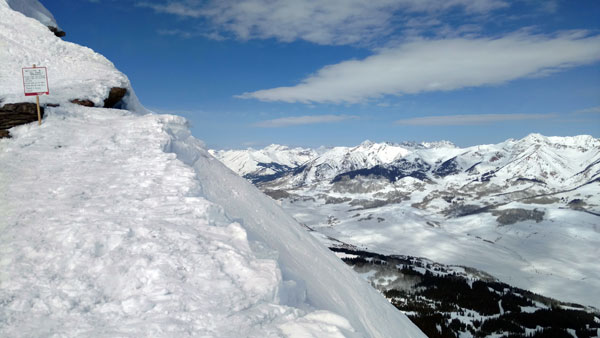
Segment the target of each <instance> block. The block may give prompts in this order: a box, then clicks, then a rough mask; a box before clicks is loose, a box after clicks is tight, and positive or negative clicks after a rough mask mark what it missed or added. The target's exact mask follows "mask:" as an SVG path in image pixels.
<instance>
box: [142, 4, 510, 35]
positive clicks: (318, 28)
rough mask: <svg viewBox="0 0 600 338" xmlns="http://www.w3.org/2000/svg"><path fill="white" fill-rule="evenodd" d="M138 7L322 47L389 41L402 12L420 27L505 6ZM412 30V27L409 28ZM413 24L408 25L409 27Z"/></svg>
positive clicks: (222, 31) (212, 28)
mask: <svg viewBox="0 0 600 338" xmlns="http://www.w3.org/2000/svg"><path fill="white" fill-rule="evenodd" d="M138 5H139V6H141V7H147V8H151V9H153V10H154V11H156V12H158V13H167V14H171V15H176V16H179V17H182V18H188V19H201V20H204V24H203V27H207V30H206V33H207V34H209V33H211V34H215V36H224V35H229V36H231V37H234V38H237V39H241V40H249V39H271V38H274V39H277V40H280V41H285V42H290V41H295V40H305V41H309V42H313V43H317V44H323V45H345V44H356V43H362V44H364V43H369V42H370V41H372V40H374V39H380V38H381V37H383V36H388V35H389V34H390V33H392V32H393V31H394V30H395V29H396V28H398V27H399V26H403V21H402V20H394V15H395V14H397V13H399V12H401V13H405V14H411V15H421V16H423V20H420V21H421V22H432V21H433V22H435V19H434V18H432V17H435V16H437V15H440V14H442V13H446V12H450V11H452V12H453V13H454V15H456V13H457V12H461V13H463V14H464V15H468V16H472V15H481V14H485V13H488V12H490V11H494V10H497V9H500V8H505V7H508V6H509V2H508V1H506V0H446V1H439V0H371V1H364V0H328V1H314V0H294V1H288V0H207V1H197V0H169V1H166V0H162V1H149V0H148V1H143V2H140V3H138ZM411 25H412V26H414V22H413V23H412V24H411ZM411 25H409V24H407V27H410V26H411Z"/></svg>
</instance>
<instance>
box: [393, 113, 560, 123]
mask: <svg viewBox="0 0 600 338" xmlns="http://www.w3.org/2000/svg"><path fill="white" fill-rule="evenodd" d="M557 116H558V114H476V115H440V116H424V117H415V118H410V119H403V120H398V121H396V122H395V123H396V124H398V125H402V126H468V125H477V124H489V123H494V122H505V121H522V120H546V119H550V118H555V117H557Z"/></svg>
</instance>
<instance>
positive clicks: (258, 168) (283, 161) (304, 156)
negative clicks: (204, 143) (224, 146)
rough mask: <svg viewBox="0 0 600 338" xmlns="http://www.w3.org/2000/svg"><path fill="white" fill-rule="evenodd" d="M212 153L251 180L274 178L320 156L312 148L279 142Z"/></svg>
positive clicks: (212, 151)
mask: <svg viewBox="0 0 600 338" xmlns="http://www.w3.org/2000/svg"><path fill="white" fill-rule="evenodd" d="M210 153H211V155H213V156H215V157H217V158H218V159H220V160H221V161H222V162H223V163H227V166H228V167H229V168H230V169H231V170H233V171H235V172H236V173H238V174H239V175H241V176H243V177H245V178H248V179H250V180H253V179H257V180H273V179H275V178H277V177H281V176H283V175H285V174H287V173H288V172H289V171H290V170H291V169H292V168H297V167H299V166H301V165H302V164H304V163H306V162H308V161H310V160H312V159H313V158H315V157H317V156H318V152H317V151H315V150H312V149H306V148H289V147H286V146H282V145H277V144H272V145H270V146H268V147H265V148H263V149H259V150H255V149H252V148H249V149H246V150H221V151H219V150H210Z"/></svg>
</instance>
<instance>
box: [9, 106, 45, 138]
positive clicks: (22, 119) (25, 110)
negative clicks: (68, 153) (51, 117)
mask: <svg viewBox="0 0 600 338" xmlns="http://www.w3.org/2000/svg"><path fill="white" fill-rule="evenodd" d="M40 113H41V115H42V118H43V117H44V107H40ZM37 119H38V116H37V108H36V104H35V103H12V104H6V105H4V106H3V107H0V138H4V137H10V134H9V132H8V129H10V128H12V127H16V126H20V125H22V124H27V123H31V122H35V121H37Z"/></svg>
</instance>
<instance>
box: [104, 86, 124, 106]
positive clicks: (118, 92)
mask: <svg viewBox="0 0 600 338" xmlns="http://www.w3.org/2000/svg"><path fill="white" fill-rule="evenodd" d="M125 94H127V89H125V88H120V87H112V88H111V89H110V92H109V93H108V97H107V98H106V99H105V100H104V108H115V107H117V105H118V104H119V103H120V102H121V100H122V99H123V98H124V97H125Z"/></svg>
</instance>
